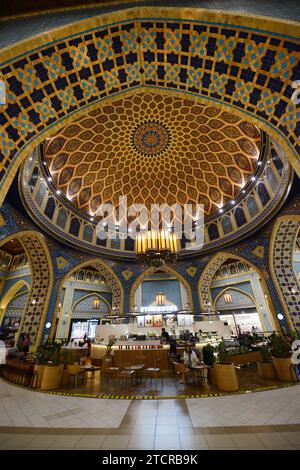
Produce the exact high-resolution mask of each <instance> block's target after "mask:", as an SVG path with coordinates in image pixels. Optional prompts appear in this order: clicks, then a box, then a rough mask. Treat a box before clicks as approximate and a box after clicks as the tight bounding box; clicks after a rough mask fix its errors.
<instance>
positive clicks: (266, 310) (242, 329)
mask: <svg viewBox="0 0 300 470" xmlns="http://www.w3.org/2000/svg"><path fill="white" fill-rule="evenodd" d="M198 292H199V299H200V305H201V308H202V310H203V311H210V310H217V311H219V312H220V318H221V319H222V320H224V321H227V322H228V324H229V326H230V327H231V331H232V334H233V335H234V336H235V335H239V334H241V333H251V332H270V331H277V330H280V327H279V323H278V319H277V317H276V313H275V309H274V306H273V303H272V301H271V298H270V295H269V291H268V288H267V284H266V280H265V278H264V276H263V273H262V272H261V270H260V269H259V268H257V267H256V266H254V265H253V264H252V263H250V262H249V261H248V260H246V259H243V258H242V257H240V256H236V255H232V254H230V253H218V254H217V255H215V256H214V257H213V258H212V259H211V260H210V261H209V263H208V265H207V267H206V268H205V270H204V271H203V273H202V275H201V277H200V280H199V284H198Z"/></svg>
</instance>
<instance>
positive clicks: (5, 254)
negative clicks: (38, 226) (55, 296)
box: [0, 231, 52, 349]
mask: <svg viewBox="0 0 300 470" xmlns="http://www.w3.org/2000/svg"><path fill="white" fill-rule="evenodd" d="M0 257H1V268H0V322H1V329H2V334H4V336H5V335H6V334H7V333H6V332H5V330H6V329H7V327H8V328H9V329H10V330H11V331H10V333H11V334H10V337H9V340H8V342H9V344H10V345H12V346H13V345H15V344H16V341H17V339H18V336H19V334H20V333H25V334H29V336H30V342H31V347H32V349H35V348H36V347H37V346H38V344H39V342H40V340H41V337H42V331H43V323H44V321H45V316H46V310H47V307H48V302H49V298H50V292H51V289H52V263H51V259H50V255H49V251H48V248H47V246H46V243H45V241H44V239H43V236H42V235H41V234H39V233H37V232H34V231H27V232H18V233H16V234H14V235H11V236H10V237H7V238H5V239H3V240H2V241H1V242H0Z"/></svg>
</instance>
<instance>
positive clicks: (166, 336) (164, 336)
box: [160, 328, 170, 343]
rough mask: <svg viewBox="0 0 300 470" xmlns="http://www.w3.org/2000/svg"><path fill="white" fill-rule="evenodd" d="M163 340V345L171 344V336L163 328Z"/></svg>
mask: <svg viewBox="0 0 300 470" xmlns="http://www.w3.org/2000/svg"><path fill="white" fill-rule="evenodd" d="M160 337H161V340H162V343H169V342H170V335H169V333H168V332H167V331H166V330H165V328H162V329H161V335H160Z"/></svg>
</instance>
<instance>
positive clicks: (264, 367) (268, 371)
mask: <svg viewBox="0 0 300 470" xmlns="http://www.w3.org/2000/svg"><path fill="white" fill-rule="evenodd" d="M259 352H260V355H261V357H262V360H261V361H258V362H257V368H258V373H259V376H260V377H261V378H263V379H274V378H275V377H276V373H275V369H274V365H273V362H272V356H271V353H270V347H269V346H268V345H267V344H264V345H262V346H261V347H260V348H259Z"/></svg>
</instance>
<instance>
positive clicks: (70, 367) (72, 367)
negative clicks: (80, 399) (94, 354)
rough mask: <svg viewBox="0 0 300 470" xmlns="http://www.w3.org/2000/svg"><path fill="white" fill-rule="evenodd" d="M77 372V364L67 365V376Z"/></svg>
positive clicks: (78, 367)
mask: <svg viewBox="0 0 300 470" xmlns="http://www.w3.org/2000/svg"><path fill="white" fill-rule="evenodd" d="M79 371H80V366H79V365H78V364H67V373H68V374H78V372H79Z"/></svg>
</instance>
